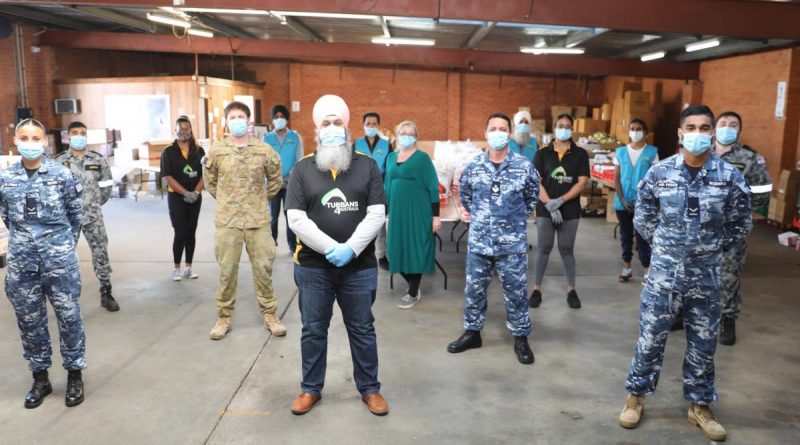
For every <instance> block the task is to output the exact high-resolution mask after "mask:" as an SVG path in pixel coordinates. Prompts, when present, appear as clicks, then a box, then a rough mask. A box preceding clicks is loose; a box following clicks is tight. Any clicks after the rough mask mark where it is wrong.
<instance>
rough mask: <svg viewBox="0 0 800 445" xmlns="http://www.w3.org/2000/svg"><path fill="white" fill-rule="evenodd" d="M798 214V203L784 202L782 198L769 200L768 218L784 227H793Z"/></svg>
mask: <svg viewBox="0 0 800 445" xmlns="http://www.w3.org/2000/svg"><path fill="white" fill-rule="evenodd" d="M796 214H797V203H796V201H795V202H792V203H789V202H786V201H782V200H781V199H780V198H776V197H771V198H770V199H769V211H768V212H767V217H768V218H769V219H771V220H772V221H775V222H777V223H779V224H782V225H784V226H790V225H792V222H794V218H795V215H796Z"/></svg>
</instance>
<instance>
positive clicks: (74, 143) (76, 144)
mask: <svg viewBox="0 0 800 445" xmlns="http://www.w3.org/2000/svg"><path fill="white" fill-rule="evenodd" d="M69 146H70V147H71V148H72V149H73V150H86V136H82V135H79V134H76V135H74V136H70V137H69Z"/></svg>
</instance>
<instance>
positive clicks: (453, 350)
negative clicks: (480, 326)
mask: <svg viewBox="0 0 800 445" xmlns="http://www.w3.org/2000/svg"><path fill="white" fill-rule="evenodd" d="M481 346H483V342H482V341H479V342H477V343H475V344H472V345H467V346H462V347H459V348H454V347H451V345H447V352H449V353H451V354H458V353H459V352H464V351H468V350H470V349H478V348H480V347H481Z"/></svg>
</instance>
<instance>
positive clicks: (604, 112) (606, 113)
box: [600, 104, 611, 121]
mask: <svg viewBox="0 0 800 445" xmlns="http://www.w3.org/2000/svg"><path fill="white" fill-rule="evenodd" d="M600 119H602V120H604V121H610V120H611V104H603V106H601V107H600Z"/></svg>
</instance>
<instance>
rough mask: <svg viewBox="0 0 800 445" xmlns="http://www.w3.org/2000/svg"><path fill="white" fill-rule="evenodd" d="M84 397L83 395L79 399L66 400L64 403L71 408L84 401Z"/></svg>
mask: <svg viewBox="0 0 800 445" xmlns="http://www.w3.org/2000/svg"><path fill="white" fill-rule="evenodd" d="M83 399H84V398H83V397H81V398H80V399H78V400H64V404H65V405H67V406H68V407H69V408H72V407H73V406H78V405H80V404H81V403H83Z"/></svg>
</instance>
